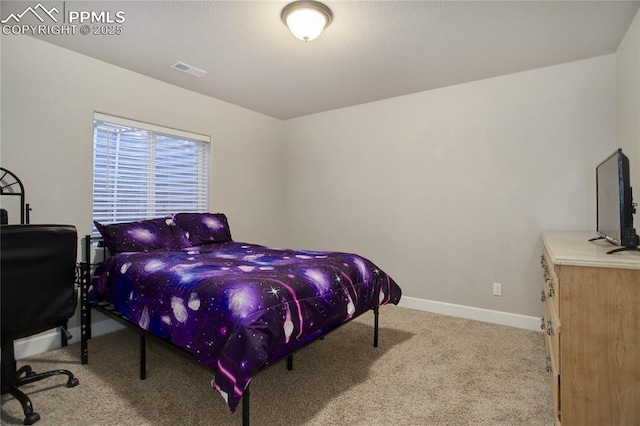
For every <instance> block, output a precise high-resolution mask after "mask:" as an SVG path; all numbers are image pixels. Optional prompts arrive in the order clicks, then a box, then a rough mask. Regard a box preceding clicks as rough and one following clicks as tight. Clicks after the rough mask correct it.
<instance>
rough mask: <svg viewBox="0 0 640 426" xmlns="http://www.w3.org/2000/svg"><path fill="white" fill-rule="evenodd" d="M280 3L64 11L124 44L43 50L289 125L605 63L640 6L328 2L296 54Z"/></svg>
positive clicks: (87, 5) (77, 6) (105, 40)
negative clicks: (513, 76)
mask: <svg viewBox="0 0 640 426" xmlns="http://www.w3.org/2000/svg"><path fill="white" fill-rule="evenodd" d="M287 3H288V2H287V1H226V2H223V1H171V2H170V1H119V2H73V1H67V2H65V4H64V7H65V8H66V10H67V11H69V10H109V11H113V12H115V11H117V10H122V11H124V12H125V13H126V21H125V22H124V23H123V24H122V29H123V34H122V35H112V36H97V35H86V36H83V35H81V34H80V33H79V32H78V33H77V34H76V35H73V36H69V35H67V36H47V37H41V38H43V39H45V40H47V41H49V42H51V43H54V44H56V45H59V46H63V47H66V48H68V49H71V50H74V51H77V52H80V53H83V54H85V55H88V56H92V57H94V58H98V59H100V60H103V61H106V62H109V63H111V64H114V65H117V66H120V67H123V68H127V69H130V70H133V71H136V72H139V73H141V74H144V75H147V76H150V77H153V78H156V79H159V80H162V81H166V82H168V83H171V84H174V85H177V86H180V87H183V88H185V89H189V90H193V91H196V92H200V93H203V94H205V95H209V96H212V97H215V98H217V99H221V100H224V101H227V102H230V103H232V104H236V105H239V106H242V107H245V108H248V109H251V110H254V111H258V112H261V113H264V114H267V115H270V116H273V117H276V118H279V119H288V118H292V117H298V116H303V115H307V114H312V113H317V112H321V111H327V110H332V109H335V108H341V107H346V106H351V105H356V104H361V103H365V102H371V101H376V100H380V99H386V98H390V97H394V96H399V95H405V94H409V93H414V92H419V91H424V90H430V89H434V88H438V87H444V86H449V85H453V84H458V83H463V82H468V81H474V80H479V79H483V78H488V77H493V76H498V75H504V74H509V73H513V72H518V71H524V70H529V69H533V68H539V67H544V66H549V65H554V64H559V63H564V62H570V61H575V60H579V59H584V58H589V57H594V56H599V55H604V54H610V53H614V52H615V51H616V49H617V47H618V44H619V43H620V41H621V40H622V38H623V36H624V34H625V32H626V30H627V28H628V27H629V24H630V23H631V21H632V19H633V17H634V15H635V13H636V11H637V10H638V7H639V6H640V2H638V1H621V2H616V1H585V2H580V1H330V0H327V1H326V2H325V4H326V5H327V6H328V7H329V8H331V10H332V11H333V15H334V20H333V23H332V24H331V25H330V26H329V27H328V28H327V29H326V30H325V32H324V33H323V34H322V35H321V36H320V37H319V38H318V39H316V40H314V41H311V42H308V43H304V42H302V41H300V40H298V39H296V38H294V37H293V36H292V35H291V33H289V31H288V29H287V28H286V27H285V26H284V25H283V23H282V22H281V20H280V12H281V10H282V8H283V7H284V6H285V5H286V4H287ZM3 8H4V10H5V11H6V7H5V5H4V4H3ZM2 15H3V16H6V14H5V13H4V11H3V13H2ZM176 61H182V62H185V63H187V64H190V65H192V66H194V67H197V68H201V69H204V70H206V71H207V72H208V74H206V75H205V76H203V77H199V78H198V77H193V76H191V75H188V74H185V73H182V72H179V71H176V70H174V69H172V68H170V66H171V65H172V64H174V63H175V62H176Z"/></svg>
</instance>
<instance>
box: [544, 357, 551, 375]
mask: <svg viewBox="0 0 640 426" xmlns="http://www.w3.org/2000/svg"><path fill="white" fill-rule="evenodd" d="M545 370H547V373H551V357H550V356H548V357H547V366H546V367H545Z"/></svg>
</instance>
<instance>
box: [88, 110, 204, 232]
mask: <svg viewBox="0 0 640 426" xmlns="http://www.w3.org/2000/svg"><path fill="white" fill-rule="evenodd" d="M97 121H100V122H105V123H108V124H112V125H116V126H124V127H126V128H131V129H136V130H140V131H141V132H146V135H147V140H146V142H142V143H141V145H140V147H141V148H142V150H145V149H146V151H147V154H146V155H147V156H146V157H145V160H147V161H150V162H151V166H149V167H151V169H149V170H147V171H146V179H145V183H144V184H141V189H144V187H145V186H146V187H147V188H146V197H145V200H146V208H145V209H143V210H142V209H141V210H140V211H136V212H135V214H132V215H128V220H125V219H123V217H125V216H126V214H125V213H123V211H122V210H124V209H123V208H122V207H121V210H120V211H118V208H117V206H118V202H117V201H114V202H113V204H114V205H115V206H116V207H114V209H113V214H111V215H108V214H99V215H96V194H97V186H96V184H97V182H96V179H97V178H96V166H97V162H96V159H97V156H98V155H100V153H99V150H98V149H97V146H96V145H97V143H98V142H97V134H96V132H97V131H98V130H97V127H96V122H97ZM92 129H93V131H92V145H93V147H92V169H91V174H92V203H91V204H92V220H97V221H99V222H102V223H114V222H128V221H132V220H145V219H151V218H154V217H159V216H163V215H165V214H169V213H167V212H166V211H163V212H161V213H159V210H160V211H162V209H161V208H160V209H158V207H159V206H158V201H157V198H158V197H157V195H158V194H161V193H162V192H161V191H158V187H157V186H154V185H155V176H156V175H157V172H156V171H157V170H158V165H160V169H162V165H163V164H164V165H167V164H168V163H166V162H164V163H163V162H159V161H158V158H156V152H159V151H158V150H156V143H157V139H158V136H162V137H169V138H171V141H170V142H174V141H180V140H184V141H186V142H193V143H195V145H193V146H192V149H195V150H196V153H197V155H196V158H195V159H194V165H195V170H196V171H195V172H194V174H193V176H194V177H195V178H196V184H195V185H196V187H197V189H198V195H197V196H196V197H195V200H193V201H192V202H194V203H195V204H197V205H196V206H193V208H192V209H187V210H185V209H181V210H180V211H191V212H206V211H208V210H209V202H210V175H211V158H210V157H211V137H210V136H207V135H202V134H198V133H194V132H189V131H185V130H178V129H174V128H170V127H166V126H160V125H156V124H150V123H145V122H141V121H137V120H131V119H127V118H122V117H118V116H113V115H109V114H104V113H100V112H94V114H93V126H92ZM143 144H146V145H144V146H143ZM201 151H202V152H201ZM103 155H108V154H106V153H105V154H103ZM164 156H165V157H166V152H165V153H164ZM165 161H166V158H165ZM98 167H100V165H98ZM103 167H104V169H103V170H104V171H105V175H107V174H108V173H107V172H108V165H105V166H103ZM179 167H180V166H176V169H178V168H179ZM142 169H143V168H142V167H141V168H140V171H138V172H139V173H145V172H142V171H141V170H142ZM169 175H170V173H169ZM105 179H106V181H105V182H106V183H108V182H109V180H108V178H105ZM98 191H99V190H98ZM165 210H166V209H165ZM180 211H172V212H171V213H179V212H180ZM92 234H93V235H94V236H99V233H98V231H97V229H96V228H95V226H93V231H92Z"/></svg>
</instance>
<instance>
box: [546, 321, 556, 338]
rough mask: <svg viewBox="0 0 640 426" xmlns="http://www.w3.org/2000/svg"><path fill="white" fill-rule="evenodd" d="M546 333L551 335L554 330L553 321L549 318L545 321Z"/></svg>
mask: <svg viewBox="0 0 640 426" xmlns="http://www.w3.org/2000/svg"><path fill="white" fill-rule="evenodd" d="M547 334H548V335H549V336H553V335H554V334H555V331H554V330H553V322H552V321H551V320H549V321H547Z"/></svg>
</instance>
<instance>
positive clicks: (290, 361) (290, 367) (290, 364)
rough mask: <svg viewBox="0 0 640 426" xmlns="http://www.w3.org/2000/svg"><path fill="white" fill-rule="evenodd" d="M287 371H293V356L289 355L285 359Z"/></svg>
mask: <svg viewBox="0 0 640 426" xmlns="http://www.w3.org/2000/svg"><path fill="white" fill-rule="evenodd" d="M287 370H288V371H291V370H293V355H289V356H288V357H287Z"/></svg>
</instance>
